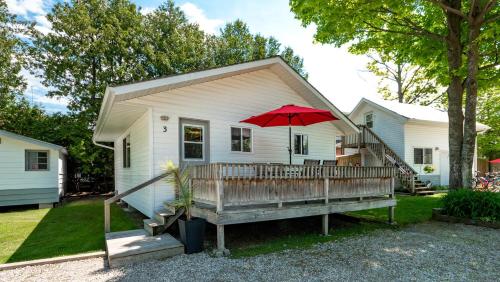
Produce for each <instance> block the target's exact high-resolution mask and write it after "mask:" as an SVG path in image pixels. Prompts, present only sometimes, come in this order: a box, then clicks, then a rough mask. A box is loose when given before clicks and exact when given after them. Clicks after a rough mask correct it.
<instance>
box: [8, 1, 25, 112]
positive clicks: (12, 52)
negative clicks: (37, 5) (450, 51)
mask: <svg viewBox="0 0 500 282" xmlns="http://www.w3.org/2000/svg"><path fill="white" fill-rule="evenodd" d="M32 32H33V28H32V24H30V23H28V22H25V21H20V20H18V19H16V16H15V15H12V14H10V13H9V11H8V8H7V4H6V2H5V0H0V70H1V71H0V109H3V107H4V106H5V105H6V104H8V102H9V101H12V100H14V99H15V98H19V96H20V95H22V93H23V91H24V89H25V88H26V82H25V81H24V78H23V76H22V75H21V73H20V72H21V70H22V68H23V67H25V66H26V65H27V63H28V59H29V57H28V56H27V55H28V44H27V43H26V42H25V41H23V40H22V39H21V36H23V37H24V36H29V35H30V34H31V33H32Z"/></svg>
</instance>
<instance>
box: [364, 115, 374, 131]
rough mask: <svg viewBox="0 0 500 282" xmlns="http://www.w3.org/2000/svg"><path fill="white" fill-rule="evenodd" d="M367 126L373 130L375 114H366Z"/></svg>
mask: <svg viewBox="0 0 500 282" xmlns="http://www.w3.org/2000/svg"><path fill="white" fill-rule="evenodd" d="M365 124H366V127H368V128H373V113H366V114H365Z"/></svg>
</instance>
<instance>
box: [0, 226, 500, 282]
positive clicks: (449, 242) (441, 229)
mask: <svg viewBox="0 0 500 282" xmlns="http://www.w3.org/2000/svg"><path fill="white" fill-rule="evenodd" d="M499 278H500V230H494V229H488V228H481V227H474V226H466V225H461V224H446V223H437V222H430V223H425V224H418V225H414V226H411V227H408V228H405V229H403V230H401V231H392V230H380V231H377V232H374V233H372V234H370V235H366V236H360V237H355V238H350V239H345V240H342V241H338V242H331V243H326V244H319V245H316V246H314V247H313V248H310V249H307V250H288V251H284V252H280V253H276V254H270V255H262V256H257V257H252V258H246V259H228V258H213V257H210V256H208V255H207V254H197V255H190V256H187V255H182V256H178V257H175V258H171V259H167V260H164V261H150V262H146V263H141V264H134V265H130V266H128V267H123V268H117V269H111V270H109V269H105V268H104V261H103V260H102V259H89V260H84V261H77V262H66V263H61V264H55V265H45V266H35V267H25V268H22V269H16V270H8V271H3V272H0V281H9V282H10V281H92V282H94V281H110V280H111V281H154V280H163V281H320V280H322V281H323V280H324V281H326V280H329V281H331V280H341V281H346V280H347V281H360V280H364V281H366V280H370V281H392V280H399V281H408V280H411V281H431V280H452V281H465V280H472V281H482V282H485V281H499Z"/></svg>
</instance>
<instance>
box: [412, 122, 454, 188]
mask: <svg viewBox="0 0 500 282" xmlns="http://www.w3.org/2000/svg"><path fill="white" fill-rule="evenodd" d="M404 140H405V144H406V147H405V150H406V152H405V156H406V157H405V161H406V162H407V163H408V164H409V165H411V166H412V167H413V169H415V170H416V171H417V172H418V173H419V174H420V175H422V177H423V178H430V179H439V177H437V176H439V175H440V165H441V164H440V160H439V151H448V125H447V124H443V125H433V124H414V123H411V122H409V123H407V124H406V125H405V138H404ZM413 148H432V167H434V169H435V170H434V172H433V173H430V174H426V173H425V172H424V170H423V168H424V167H425V166H426V165H425V164H414V163H413V162H414V159H413ZM436 148H439V149H438V150H436ZM443 165H447V166H448V165H449V164H443ZM435 176H436V177H435ZM433 183H434V181H433ZM434 184H439V183H434Z"/></svg>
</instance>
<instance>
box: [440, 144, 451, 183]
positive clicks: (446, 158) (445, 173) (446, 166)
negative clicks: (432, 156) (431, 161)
mask: <svg viewBox="0 0 500 282" xmlns="http://www.w3.org/2000/svg"><path fill="white" fill-rule="evenodd" d="M439 173H440V174H441V181H440V182H441V185H448V184H449V183H450V154H449V152H448V151H439Z"/></svg>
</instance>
